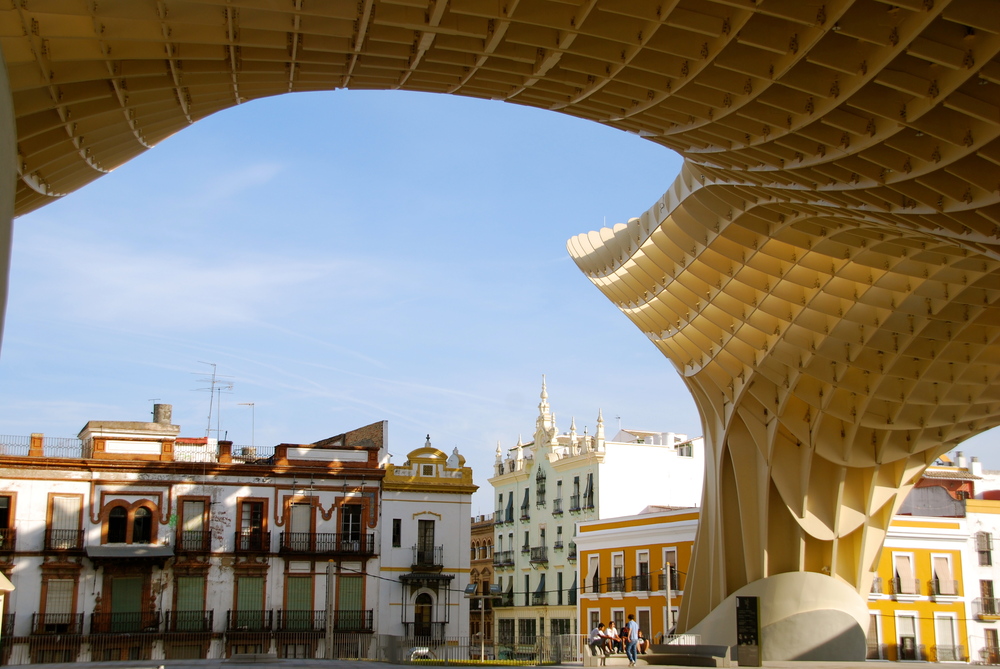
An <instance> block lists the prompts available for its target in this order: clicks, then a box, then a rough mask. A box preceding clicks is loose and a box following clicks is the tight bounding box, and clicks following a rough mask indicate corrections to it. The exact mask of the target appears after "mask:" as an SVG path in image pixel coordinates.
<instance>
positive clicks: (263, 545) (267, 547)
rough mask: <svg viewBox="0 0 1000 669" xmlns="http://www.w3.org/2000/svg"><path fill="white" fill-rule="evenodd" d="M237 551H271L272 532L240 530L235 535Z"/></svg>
mask: <svg viewBox="0 0 1000 669" xmlns="http://www.w3.org/2000/svg"><path fill="white" fill-rule="evenodd" d="M234 546H235V550H236V552H237V553H270V552H271V533H270V532H264V531H261V530H253V529H251V530H240V531H238V532H236V535H235V543H234Z"/></svg>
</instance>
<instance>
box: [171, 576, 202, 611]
mask: <svg viewBox="0 0 1000 669" xmlns="http://www.w3.org/2000/svg"><path fill="white" fill-rule="evenodd" d="M177 610H178V611H204V610H205V577H204V576H178V577H177Z"/></svg>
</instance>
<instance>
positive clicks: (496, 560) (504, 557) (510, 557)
mask: <svg viewBox="0 0 1000 669" xmlns="http://www.w3.org/2000/svg"><path fill="white" fill-rule="evenodd" d="M493 566H494V567H513V566H514V551H498V552H496V553H494V554H493Z"/></svg>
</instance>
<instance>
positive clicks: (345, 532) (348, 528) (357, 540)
mask: <svg viewBox="0 0 1000 669" xmlns="http://www.w3.org/2000/svg"><path fill="white" fill-rule="evenodd" d="M420 522H423V521H420ZM340 542H341V547H340V548H341V550H343V551H347V552H350V553H360V552H361V505H360V504H345V505H344V506H342V507H340Z"/></svg>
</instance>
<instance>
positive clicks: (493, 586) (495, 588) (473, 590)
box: [465, 583, 503, 662]
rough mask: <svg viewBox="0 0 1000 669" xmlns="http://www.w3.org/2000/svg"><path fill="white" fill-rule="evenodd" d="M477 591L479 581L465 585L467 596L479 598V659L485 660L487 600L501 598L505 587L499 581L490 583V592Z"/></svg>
mask: <svg viewBox="0 0 1000 669" xmlns="http://www.w3.org/2000/svg"><path fill="white" fill-rule="evenodd" d="M477 593H479V584H478V583H470V584H469V585H467V586H465V596H466V597H468V598H469V599H478V600H479V661H480V662H483V661H484V660H485V658H486V600H487V599H489V600H490V601H492V600H494V599H499V598H500V596H501V595H502V594H503V588H502V587H501V586H500V584H499V583H490V592H489V594H482V593H479V594H477Z"/></svg>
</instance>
